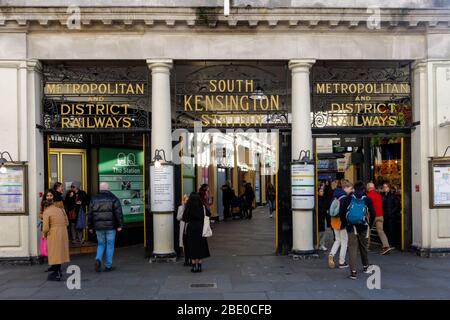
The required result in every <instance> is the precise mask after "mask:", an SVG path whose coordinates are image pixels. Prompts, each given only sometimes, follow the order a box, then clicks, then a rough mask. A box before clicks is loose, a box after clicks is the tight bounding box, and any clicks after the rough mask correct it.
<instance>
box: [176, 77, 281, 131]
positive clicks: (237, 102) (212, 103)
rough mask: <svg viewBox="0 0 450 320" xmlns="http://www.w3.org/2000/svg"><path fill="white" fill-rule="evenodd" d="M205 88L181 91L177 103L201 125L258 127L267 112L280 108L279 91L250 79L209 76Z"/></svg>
mask: <svg viewBox="0 0 450 320" xmlns="http://www.w3.org/2000/svg"><path fill="white" fill-rule="evenodd" d="M204 88H205V90H204V92H202V93H201V94H200V93H197V94H184V95H182V97H181V99H180V100H181V101H180V103H181V106H179V107H178V111H180V112H183V113H185V114H190V115H192V116H193V117H194V118H195V119H198V121H201V124H202V126H203V127H249V126H252V127H261V126H263V125H264V124H265V123H266V122H267V114H270V113H275V112H279V111H282V110H281V109H282V107H281V99H280V95H278V94H266V93H264V92H263V91H262V89H261V88H259V87H258V86H257V85H256V83H255V81H254V80H252V79H212V80H208V81H205V86H204ZM180 109H181V110H180Z"/></svg>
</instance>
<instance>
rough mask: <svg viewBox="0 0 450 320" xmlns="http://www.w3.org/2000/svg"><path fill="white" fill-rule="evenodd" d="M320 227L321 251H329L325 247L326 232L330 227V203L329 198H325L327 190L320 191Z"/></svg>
mask: <svg viewBox="0 0 450 320" xmlns="http://www.w3.org/2000/svg"><path fill="white" fill-rule="evenodd" d="M317 202H318V210H317V211H318V220H319V223H318V227H319V250H322V251H327V250H328V248H327V247H326V246H325V240H326V230H327V226H329V225H330V222H329V221H328V217H329V216H328V208H329V203H328V199H327V196H325V189H324V188H321V189H319V198H318V201H317Z"/></svg>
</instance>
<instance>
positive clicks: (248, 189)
mask: <svg viewBox="0 0 450 320" xmlns="http://www.w3.org/2000/svg"><path fill="white" fill-rule="evenodd" d="M244 198H245V206H246V209H247V211H246V213H247V219H249V220H251V219H252V213H253V200H254V199H255V192H254V191H253V188H252V185H251V184H250V182H248V183H247V184H246V185H245V192H244Z"/></svg>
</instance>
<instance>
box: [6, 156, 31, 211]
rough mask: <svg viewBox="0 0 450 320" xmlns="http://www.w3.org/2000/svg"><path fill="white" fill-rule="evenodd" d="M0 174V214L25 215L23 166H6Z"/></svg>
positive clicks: (25, 183)
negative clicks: (4, 170)
mask: <svg viewBox="0 0 450 320" xmlns="http://www.w3.org/2000/svg"><path fill="white" fill-rule="evenodd" d="M5 168H6V172H5V173H0V214H27V211H28V210H27V200H26V198H25V197H26V194H27V193H26V185H27V167H26V166H25V165H6V166H5Z"/></svg>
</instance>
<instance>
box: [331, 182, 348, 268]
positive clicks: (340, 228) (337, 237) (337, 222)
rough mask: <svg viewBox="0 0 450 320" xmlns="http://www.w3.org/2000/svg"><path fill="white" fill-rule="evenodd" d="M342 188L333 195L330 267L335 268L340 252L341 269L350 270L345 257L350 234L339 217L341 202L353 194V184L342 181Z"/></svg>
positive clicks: (337, 189) (337, 188) (338, 188)
mask: <svg viewBox="0 0 450 320" xmlns="http://www.w3.org/2000/svg"><path fill="white" fill-rule="evenodd" d="M340 185H341V186H340V187H339V186H337V187H336V189H335V190H334V194H333V202H332V203H331V205H330V210H329V214H330V220H331V221H330V222H331V227H332V229H333V232H334V243H333V246H332V247H331V251H330V254H329V255H328V267H329V268H330V269H333V268H334V267H335V263H334V256H335V255H336V253H337V251H338V250H339V248H340V251H339V269H343V268H348V264H347V263H346V262H345V256H346V254H347V246H348V233H347V230H346V229H345V226H344V225H343V224H342V223H341V218H340V216H339V209H340V202H341V200H342V199H344V198H345V197H346V196H348V195H350V194H351V193H352V192H353V184H351V183H350V182H349V181H348V180H342V182H341V184H340Z"/></svg>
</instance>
